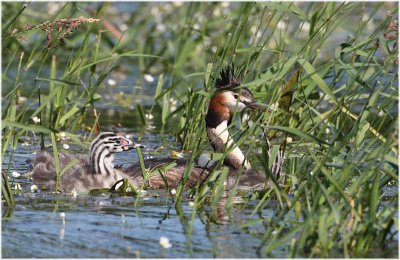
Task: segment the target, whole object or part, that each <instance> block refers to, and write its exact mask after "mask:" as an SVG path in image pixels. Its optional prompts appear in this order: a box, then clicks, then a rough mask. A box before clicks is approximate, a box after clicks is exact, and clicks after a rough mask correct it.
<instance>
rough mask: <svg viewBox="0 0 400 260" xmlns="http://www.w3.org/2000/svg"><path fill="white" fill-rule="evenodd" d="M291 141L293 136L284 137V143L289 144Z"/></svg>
mask: <svg viewBox="0 0 400 260" xmlns="http://www.w3.org/2000/svg"><path fill="white" fill-rule="evenodd" d="M291 142H293V138H292V137H290V136H288V137H287V138H286V143H288V144H290V143H291Z"/></svg>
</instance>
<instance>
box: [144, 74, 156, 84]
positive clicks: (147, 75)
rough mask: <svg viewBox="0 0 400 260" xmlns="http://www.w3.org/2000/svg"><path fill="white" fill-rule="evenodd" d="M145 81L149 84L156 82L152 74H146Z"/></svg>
mask: <svg viewBox="0 0 400 260" xmlns="http://www.w3.org/2000/svg"><path fill="white" fill-rule="evenodd" d="M144 79H145V80H146V81H147V82H153V81H154V77H153V76H151V75H150V74H144Z"/></svg>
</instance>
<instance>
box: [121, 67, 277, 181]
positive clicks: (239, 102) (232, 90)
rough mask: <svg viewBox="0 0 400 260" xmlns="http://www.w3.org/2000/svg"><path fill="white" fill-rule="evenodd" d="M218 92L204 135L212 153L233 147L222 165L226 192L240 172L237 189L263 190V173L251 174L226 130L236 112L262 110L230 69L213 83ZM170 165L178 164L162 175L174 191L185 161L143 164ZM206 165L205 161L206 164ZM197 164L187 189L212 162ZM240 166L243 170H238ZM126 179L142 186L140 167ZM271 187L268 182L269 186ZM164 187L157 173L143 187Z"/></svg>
mask: <svg viewBox="0 0 400 260" xmlns="http://www.w3.org/2000/svg"><path fill="white" fill-rule="evenodd" d="M216 87H217V91H216V93H215V94H214V95H213V97H212V98H211V100H210V104H209V107H208V112H207V115H206V129H207V136H208V138H209V140H210V143H211V145H212V147H213V149H214V151H215V152H224V151H225V149H228V148H230V147H234V148H233V150H232V151H231V152H230V153H229V154H228V155H227V156H226V158H225V160H224V164H225V165H226V166H228V167H229V174H228V177H227V179H226V185H225V188H226V189H231V188H232V187H233V186H234V185H235V182H236V178H237V177H238V174H240V173H241V175H240V178H239V182H238V184H237V185H238V187H239V188H244V189H248V188H251V189H255V188H257V189H263V188H265V187H266V186H265V185H266V175H265V174H264V173H262V172H257V171H252V170H251V166H250V163H249V162H248V161H247V159H246V158H245V156H244V155H243V153H242V151H241V150H240V148H239V147H237V145H236V144H235V143H234V141H233V139H232V137H231V136H230V134H229V131H228V124H229V123H230V121H231V119H232V116H233V114H234V113H236V112H241V111H243V110H244V109H245V108H250V109H257V110H263V111H264V110H265V107H263V106H261V105H258V104H257V103H256V102H255V100H254V97H253V94H252V93H251V91H250V90H249V89H248V88H244V87H242V88H240V81H239V80H238V79H237V78H236V77H235V71H234V68H233V67H228V68H227V69H225V70H222V72H221V74H220V77H219V78H218V79H217V80H216ZM171 162H175V163H176V164H177V165H176V166H175V167H173V168H172V169H169V170H167V171H166V172H164V173H163V175H164V177H165V179H166V181H167V183H168V187H169V188H176V187H177V186H178V184H179V181H180V180H181V178H182V176H183V173H184V171H185V169H186V167H187V163H188V161H187V160H186V159H172V158H165V159H157V158H153V159H148V160H145V161H144V164H145V167H146V168H147V169H149V168H150V169H152V168H155V167H157V166H162V165H165V164H168V163H171ZM206 163H207V162H206ZM206 163H200V165H197V166H196V167H194V168H193V170H192V172H191V174H190V175H189V178H188V180H187V182H186V188H191V187H194V186H195V185H196V184H198V183H201V182H203V181H204V180H205V178H207V176H208V175H209V174H210V172H211V170H212V167H213V166H214V163H213V162H212V161H210V162H209V164H208V166H207V165H206ZM242 166H243V169H242V170H240V169H241V168H242ZM125 173H126V174H128V175H129V176H133V178H134V179H135V181H136V183H137V184H139V185H142V184H143V181H144V180H143V176H142V172H141V168H140V164H139V163H136V164H134V165H132V166H131V167H129V168H127V169H126V170H125ZM269 185H271V183H269ZM146 186H148V187H149V188H166V183H165V181H164V179H163V178H162V176H160V175H159V174H157V175H155V176H152V177H150V178H149V179H148V182H147V183H146V184H145V187H146Z"/></svg>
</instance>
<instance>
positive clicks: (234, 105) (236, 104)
mask: <svg viewBox="0 0 400 260" xmlns="http://www.w3.org/2000/svg"><path fill="white" fill-rule="evenodd" d="M223 95H224V99H225V102H226V105H227V106H228V108H229V110H230V111H231V112H232V113H237V112H241V111H243V109H245V108H246V105H245V104H244V103H242V102H241V101H240V100H237V99H235V98H234V95H237V94H234V93H233V92H230V91H227V92H225V93H224V94H223Z"/></svg>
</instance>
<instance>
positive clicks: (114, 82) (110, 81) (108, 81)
mask: <svg viewBox="0 0 400 260" xmlns="http://www.w3.org/2000/svg"><path fill="white" fill-rule="evenodd" d="M107 84H108V85H110V86H115V85H117V82H116V81H115V80H114V79H109V80H107Z"/></svg>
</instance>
